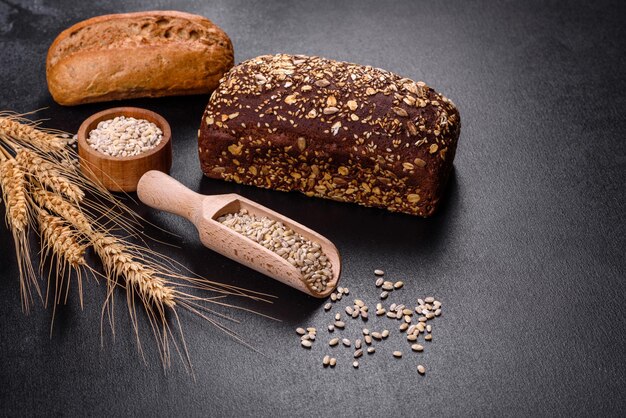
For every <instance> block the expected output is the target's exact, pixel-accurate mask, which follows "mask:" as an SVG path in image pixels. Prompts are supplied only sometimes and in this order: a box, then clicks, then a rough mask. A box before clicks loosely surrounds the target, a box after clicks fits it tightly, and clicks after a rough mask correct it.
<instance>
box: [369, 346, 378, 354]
mask: <svg viewBox="0 0 626 418" xmlns="http://www.w3.org/2000/svg"><path fill="white" fill-rule="evenodd" d="M375 352H376V348H374V347H367V354H373V353H375Z"/></svg>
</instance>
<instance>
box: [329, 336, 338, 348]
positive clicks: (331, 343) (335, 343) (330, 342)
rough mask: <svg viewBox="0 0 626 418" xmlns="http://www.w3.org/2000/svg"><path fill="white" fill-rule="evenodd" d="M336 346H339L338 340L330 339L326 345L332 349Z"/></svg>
mask: <svg viewBox="0 0 626 418" xmlns="http://www.w3.org/2000/svg"><path fill="white" fill-rule="evenodd" d="M337 344H339V338H332V339H331V340H330V341H328V345H329V346H331V347H334V346H336V345H337Z"/></svg>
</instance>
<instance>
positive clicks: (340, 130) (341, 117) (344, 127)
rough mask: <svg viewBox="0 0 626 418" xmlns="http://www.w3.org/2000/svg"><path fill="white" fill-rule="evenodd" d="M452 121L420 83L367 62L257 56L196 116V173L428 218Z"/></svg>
mask: <svg viewBox="0 0 626 418" xmlns="http://www.w3.org/2000/svg"><path fill="white" fill-rule="evenodd" d="M460 126H461V120H460V117H459V113H458V111H457V109H456V107H455V106H454V104H453V103H452V102H451V101H450V100H448V99H447V98H445V97H444V96H442V95H441V94H439V93H437V92H435V91H434V90H433V89H432V88H430V87H428V86H427V85H426V84H424V83H423V82H414V81H412V80H409V79H407V78H403V77H400V76H398V75H395V74H393V73H390V72H388V71H384V70H381V69H377V68H372V67H369V66H363V65H358V64H351V63H347V62H340V61H334V60H330V59H324V58H320V57H309V56H301V55H295V56H293V55H286V54H279V55H273V56H271V55H265V56H260V57H257V58H254V59H251V60H248V61H245V62H244V63H242V64H240V65H238V66H236V67H234V68H233V69H232V70H231V71H230V72H228V73H227V74H226V75H225V76H224V78H223V79H222V80H221V82H220V85H219V87H218V88H217V89H216V90H215V92H214V93H213V95H212V96H211V99H210V101H209V104H208V106H207V108H206V111H205V113H204V115H203V118H202V122H201V126H200V130H199V132H198V136H199V143H198V145H199V147H198V151H199V155H200V162H201V166H202V170H203V172H204V174H205V175H207V176H208V177H212V178H219V179H224V180H229V181H235V182H237V183H244V184H249V185H254V186H258V187H264V188H272V189H276V190H284V191H290V190H297V191H300V192H303V193H305V194H306V195H307V196H318V197H323V198H329V199H334V200H339V201H345V202H354V203H358V204H361V205H366V206H375V207H381V208H386V209H388V210H390V211H397V212H404V213H408V214H413V215H420V216H424V217H426V216H430V215H431V214H433V212H434V211H435V210H436V208H437V205H438V204H439V202H440V199H441V196H442V193H443V190H444V186H445V184H446V181H447V179H448V177H449V175H450V172H451V169H452V162H453V160H454V155H455V151H456V145H457V140H458V137H459V133H460Z"/></svg>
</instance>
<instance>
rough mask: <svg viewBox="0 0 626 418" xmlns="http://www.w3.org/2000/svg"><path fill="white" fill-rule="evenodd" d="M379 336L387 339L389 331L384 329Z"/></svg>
mask: <svg viewBox="0 0 626 418" xmlns="http://www.w3.org/2000/svg"><path fill="white" fill-rule="evenodd" d="M380 335H381V337H383V338H387V337H388V336H389V330H388V329H384V330H383V332H382V333H381V334H380Z"/></svg>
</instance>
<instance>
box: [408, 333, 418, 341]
mask: <svg viewBox="0 0 626 418" xmlns="http://www.w3.org/2000/svg"><path fill="white" fill-rule="evenodd" d="M406 340H407V341H417V335H413V334H409V335H407V336H406Z"/></svg>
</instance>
